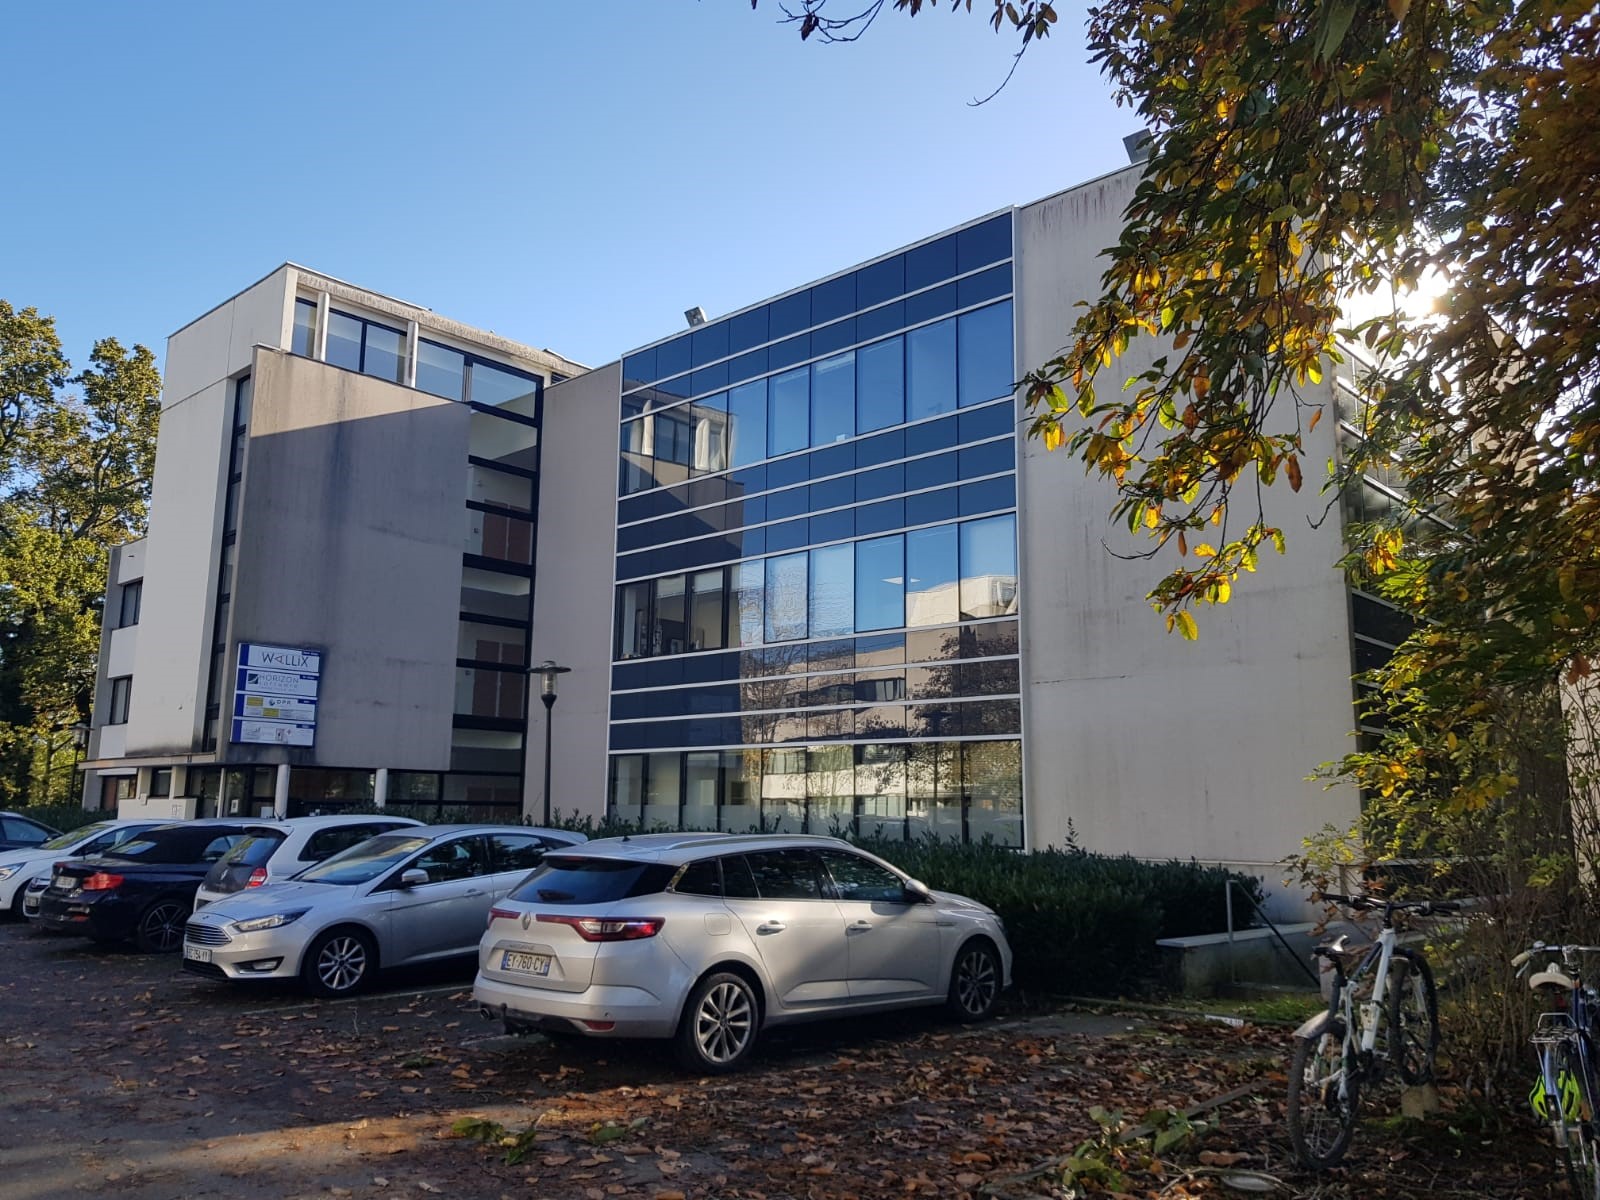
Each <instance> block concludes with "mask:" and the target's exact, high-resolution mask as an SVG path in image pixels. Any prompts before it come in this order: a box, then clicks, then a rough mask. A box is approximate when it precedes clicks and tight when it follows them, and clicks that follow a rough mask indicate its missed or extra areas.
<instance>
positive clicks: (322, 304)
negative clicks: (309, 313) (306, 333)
mask: <svg viewBox="0 0 1600 1200" xmlns="http://www.w3.org/2000/svg"><path fill="white" fill-rule="evenodd" d="M315 341H316V345H315V346H314V347H313V348H312V350H311V357H312V358H314V359H316V360H317V361H318V362H327V361H328V293H327V292H318V293H317V336H316V338H315Z"/></svg>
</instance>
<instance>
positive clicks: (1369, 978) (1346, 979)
mask: <svg viewBox="0 0 1600 1200" xmlns="http://www.w3.org/2000/svg"><path fill="white" fill-rule="evenodd" d="M1315 898H1316V899H1319V900H1327V901H1331V902H1332V903H1335V904H1339V905H1343V906H1344V907H1346V908H1349V909H1352V910H1354V911H1356V912H1371V911H1376V910H1378V909H1382V910H1383V929H1382V930H1381V931H1380V932H1379V934H1378V937H1377V940H1376V941H1374V942H1373V943H1372V944H1371V945H1367V946H1357V947H1355V948H1350V947H1347V946H1346V945H1345V942H1346V940H1347V937H1348V935H1345V934H1341V935H1340V936H1339V937H1337V938H1336V939H1334V940H1333V941H1332V942H1324V943H1323V944H1322V945H1320V946H1318V947H1317V948H1316V949H1315V950H1314V951H1313V953H1314V954H1315V955H1316V956H1317V957H1318V958H1325V959H1327V960H1328V961H1329V962H1330V963H1331V964H1332V966H1333V992H1332V994H1331V995H1330V996H1329V998H1328V1007H1327V1009H1326V1010H1325V1011H1323V1012H1321V1013H1318V1014H1317V1015H1316V1016H1314V1017H1312V1018H1311V1019H1310V1020H1309V1021H1307V1022H1306V1023H1305V1024H1304V1025H1302V1026H1300V1028H1299V1029H1296V1030H1295V1032H1294V1037H1295V1044H1294V1054H1293V1057H1292V1058H1291V1059H1290V1064H1289V1097H1288V1101H1289V1108H1288V1122H1289V1140H1290V1142H1291V1143H1293V1145H1294V1151H1295V1155H1296V1156H1297V1157H1298V1158H1299V1160H1300V1162H1301V1165H1303V1166H1305V1167H1308V1168H1310V1169H1311V1170H1317V1171H1320V1170H1325V1169H1326V1168H1328V1167H1331V1166H1334V1165H1335V1164H1337V1163H1338V1162H1339V1160H1340V1159H1342V1158H1343V1157H1344V1154H1345V1151H1346V1150H1348V1149H1349V1147H1350V1138H1351V1135H1352V1134H1353V1133H1354V1132H1355V1126H1356V1116H1357V1113H1358V1111H1359V1109H1360V1106H1361V1093H1362V1092H1363V1091H1364V1090H1365V1089H1367V1088H1371V1087H1376V1086H1377V1085H1378V1084H1379V1083H1381V1082H1382V1081H1383V1079H1384V1077H1385V1076H1386V1075H1387V1074H1388V1071H1389V1069H1390V1068H1391V1067H1393V1068H1394V1069H1395V1070H1396V1071H1397V1072H1398V1073H1399V1076H1400V1078H1401V1079H1402V1080H1403V1081H1404V1082H1405V1083H1407V1084H1409V1085H1411V1086H1417V1085H1419V1084H1424V1083H1428V1082H1430V1081H1431V1080H1432V1079H1433V1072H1434V1065H1435V1057H1436V1054H1437V1052H1438V1049H1439V997H1438V992H1437V990H1436V988H1435V987H1434V982H1433V970H1432V968H1430V967H1429V966H1428V962H1427V959H1425V958H1424V957H1423V956H1422V955H1421V954H1419V953H1418V952H1417V951H1415V950H1409V949H1401V948H1398V947H1396V945H1395V938H1396V932H1397V931H1396V928H1395V923H1394V919H1395V916H1396V915H1397V914H1400V913H1411V914H1414V915H1416V916H1428V915H1430V914H1432V913H1450V912H1457V911H1459V910H1460V906H1459V905H1457V904H1455V903H1452V902H1448V901H1428V900H1384V899H1380V898H1378V897H1373V896H1340V895H1335V894H1333V893H1331V892H1324V893H1322V894H1320V895H1319V896H1317V897H1315ZM1352 964H1353V965H1352ZM1358 1000H1359V1003H1358ZM1380 1032H1381V1033H1382V1034H1383V1035H1384V1037H1383V1040H1382V1043H1381V1044H1380V1041H1379V1034H1380Z"/></svg>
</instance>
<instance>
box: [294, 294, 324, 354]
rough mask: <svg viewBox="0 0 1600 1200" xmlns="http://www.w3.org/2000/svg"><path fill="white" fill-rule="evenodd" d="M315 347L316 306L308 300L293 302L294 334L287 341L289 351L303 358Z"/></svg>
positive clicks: (313, 350)
mask: <svg viewBox="0 0 1600 1200" xmlns="http://www.w3.org/2000/svg"><path fill="white" fill-rule="evenodd" d="M316 348H317V306H316V305H315V304H313V303H312V302H311V301H309V300H296V301H295V302H294V335H293V338H292V340H291V341H290V342H289V350H290V352H291V353H294V354H298V355H300V356H301V357H303V358H310V357H312V355H313V353H314V352H315V350H316Z"/></svg>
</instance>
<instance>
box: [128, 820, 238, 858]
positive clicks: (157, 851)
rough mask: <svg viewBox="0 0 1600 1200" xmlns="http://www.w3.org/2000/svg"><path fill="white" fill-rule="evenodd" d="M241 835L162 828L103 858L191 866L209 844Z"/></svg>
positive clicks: (205, 828)
mask: <svg viewBox="0 0 1600 1200" xmlns="http://www.w3.org/2000/svg"><path fill="white" fill-rule="evenodd" d="M242 833H244V830H243V829H239V828H231V829H230V828H226V827H224V828H220V829H219V828H218V827H217V826H215V825H209V826H208V825H190V826H185V825H164V826H161V827H160V828H158V829H146V830H145V831H144V832H143V833H140V834H137V835H136V836H134V837H132V838H130V839H128V840H127V841H125V842H118V843H117V844H116V845H115V846H113V847H112V848H111V851H110V852H108V853H107V855H106V857H107V858H127V859H132V860H134V861H136V862H157V863H194V862H200V861H201V855H203V854H204V853H205V852H206V850H207V849H208V848H210V847H211V845H212V843H214V842H218V841H221V840H223V839H224V838H226V837H230V836H231V837H238V836H239V835H241V834H242Z"/></svg>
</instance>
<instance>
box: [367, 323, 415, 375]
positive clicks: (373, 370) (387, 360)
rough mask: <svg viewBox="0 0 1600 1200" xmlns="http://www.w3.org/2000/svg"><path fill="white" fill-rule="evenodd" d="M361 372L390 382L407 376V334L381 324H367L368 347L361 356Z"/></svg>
mask: <svg viewBox="0 0 1600 1200" xmlns="http://www.w3.org/2000/svg"><path fill="white" fill-rule="evenodd" d="M361 373H362V374H363V375H371V376H373V377H374V378H376V379H387V380H388V381H389V382H390V383H404V382H405V378H406V335H405V334H403V333H401V332H399V331H398V330H394V329H385V328H384V327H383V326H381V325H368V326H367V349H366V353H365V354H363V355H362V358H361Z"/></svg>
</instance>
